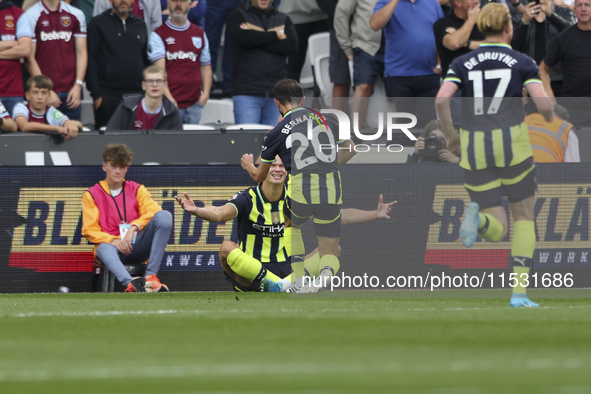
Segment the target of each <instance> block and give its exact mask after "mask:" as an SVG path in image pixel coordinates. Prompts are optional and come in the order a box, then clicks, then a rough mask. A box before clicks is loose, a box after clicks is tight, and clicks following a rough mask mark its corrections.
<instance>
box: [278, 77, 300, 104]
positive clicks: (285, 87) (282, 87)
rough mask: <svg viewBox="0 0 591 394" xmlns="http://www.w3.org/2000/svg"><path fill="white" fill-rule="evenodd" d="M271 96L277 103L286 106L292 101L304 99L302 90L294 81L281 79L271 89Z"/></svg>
mask: <svg viewBox="0 0 591 394" xmlns="http://www.w3.org/2000/svg"><path fill="white" fill-rule="evenodd" d="M273 96H274V97H275V99H276V100H277V101H279V103H281V104H283V105H286V104H288V103H290V102H291V100H292V99H298V100H301V99H302V98H303V97H304V88H303V87H302V85H300V83H299V82H298V81H296V80H294V79H288V78H285V79H281V80H280V81H278V82H277V83H276V84H275V86H274V87H273Z"/></svg>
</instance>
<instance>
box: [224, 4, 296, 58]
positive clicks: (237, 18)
mask: <svg viewBox="0 0 591 394" xmlns="http://www.w3.org/2000/svg"><path fill="white" fill-rule="evenodd" d="M244 22H245V20H244V18H243V17H242V15H241V14H240V12H239V11H238V10H234V11H232V12H230V13H229V14H228V18H227V19H226V30H227V32H228V37H229V38H230V41H232V43H233V44H235V45H237V46H239V47H242V48H245V49H248V48H260V47H262V46H265V45H268V44H271V43H273V42H275V41H279V40H278V39H277V34H276V33H275V32H274V31H255V30H244V29H241V28H240V25H241V24H242V23H244ZM286 27H287V26H286ZM286 34H287V32H286Z"/></svg>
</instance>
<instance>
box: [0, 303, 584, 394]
mask: <svg viewBox="0 0 591 394" xmlns="http://www.w3.org/2000/svg"><path fill="white" fill-rule="evenodd" d="M324 294H325V295H324V296H322V297H303V296H300V297H293V296H290V295H288V294H261V293H259V294H237V293H164V294H25V295H6V294H4V295H0V344H1V345H0V393H4V394H16V393H60V394H70V393H74V394H78V393H138V394H140V393H162V394H164V393H171V394H183V393H224V394H228V393H331V394H332V393H460V394H461V393H552V394H554V393H590V392H591V372H590V371H591V341H590V337H591V334H590V333H591V313H590V312H591V299H590V298H582V297H581V298H540V297H536V298H535V300H536V301H538V302H540V304H541V305H542V306H541V307H540V308H537V309H519V310H516V309H511V308H509V307H508V299H507V298H408V297H398V296H388V297H387V298H385V297H380V296H382V295H388V294H389V293H388V292H383V293H379V294H378V293H376V292H373V294H371V297H367V295H368V294H370V292H345V293H343V294H341V297H338V294H333V293H330V294H326V293H324ZM376 295H378V296H376ZM507 295H508V294H507ZM532 298H533V297H532Z"/></svg>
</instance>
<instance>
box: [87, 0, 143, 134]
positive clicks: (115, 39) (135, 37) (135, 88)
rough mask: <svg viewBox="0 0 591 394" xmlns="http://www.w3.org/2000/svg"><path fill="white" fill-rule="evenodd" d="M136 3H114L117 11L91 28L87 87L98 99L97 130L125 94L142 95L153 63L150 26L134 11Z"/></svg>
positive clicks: (98, 18)
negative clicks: (149, 56)
mask: <svg viewBox="0 0 591 394" xmlns="http://www.w3.org/2000/svg"><path fill="white" fill-rule="evenodd" d="M132 3H133V0H112V4H113V8H112V9H110V10H108V11H105V12H103V13H102V14H100V15H97V16H96V17H94V18H92V20H91V21H90V23H89V25H88V71H87V73H86V87H87V88H88V90H89V91H90V95H91V96H92V99H93V100H94V118H95V128H96V129H97V130H98V129H99V128H100V127H102V126H105V125H106V124H107V122H108V121H109V118H110V117H111V115H112V114H113V112H114V111H115V109H116V108H117V106H118V105H119V103H121V100H122V99H123V96H124V95H126V94H130V93H141V92H142V72H143V70H144V69H145V68H146V67H147V66H148V65H149V64H150V63H149V61H148V32H147V28H146V23H145V22H144V21H143V20H142V19H141V18H138V17H136V16H134V15H133V14H132V13H131V12H130V10H131V5H132Z"/></svg>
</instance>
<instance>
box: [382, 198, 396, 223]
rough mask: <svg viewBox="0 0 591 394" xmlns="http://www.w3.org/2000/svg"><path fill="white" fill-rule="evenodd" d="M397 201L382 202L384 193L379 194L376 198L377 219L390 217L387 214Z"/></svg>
mask: <svg viewBox="0 0 591 394" xmlns="http://www.w3.org/2000/svg"><path fill="white" fill-rule="evenodd" d="M397 203H398V201H392V202H387V203H385V202H384V195H383V194H380V198H379V200H378V209H377V211H378V219H390V216H389V215H388V214H389V213H390V211H391V210H392V207H393V206H394V204H397Z"/></svg>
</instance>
